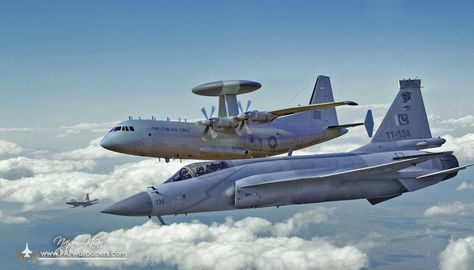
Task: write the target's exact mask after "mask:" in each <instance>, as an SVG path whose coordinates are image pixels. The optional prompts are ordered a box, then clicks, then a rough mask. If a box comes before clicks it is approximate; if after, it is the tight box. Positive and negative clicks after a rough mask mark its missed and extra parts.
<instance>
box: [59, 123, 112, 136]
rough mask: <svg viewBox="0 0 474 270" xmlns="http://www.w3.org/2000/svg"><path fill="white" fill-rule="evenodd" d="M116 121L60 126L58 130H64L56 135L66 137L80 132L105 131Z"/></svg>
mask: <svg viewBox="0 0 474 270" xmlns="http://www.w3.org/2000/svg"><path fill="white" fill-rule="evenodd" d="M116 123H117V121H114V122H104V123H79V124H75V125H70V126H61V127H60V130H62V131H64V132H63V133H61V134H59V135H58V137H67V136H70V135H75V134H79V133H82V132H89V133H105V132H107V131H109V130H110V129H111V128H112V127H113V126H114V125H115V124H116Z"/></svg>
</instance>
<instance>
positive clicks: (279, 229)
mask: <svg viewBox="0 0 474 270" xmlns="http://www.w3.org/2000/svg"><path fill="white" fill-rule="evenodd" d="M333 212H334V209H333V208H325V207H317V208H316V209H313V210H309V211H305V212H299V213H297V214H295V215H294V216H293V217H291V218H290V219H288V220H286V221H285V222H281V223H277V224H275V226H274V227H273V231H272V233H273V234H274V235H276V236H288V235H293V234H295V233H297V232H299V231H302V230H305V229H307V228H308V227H309V226H311V225H315V224H320V223H325V222H327V220H328V218H329V216H330V215H332V214H333Z"/></svg>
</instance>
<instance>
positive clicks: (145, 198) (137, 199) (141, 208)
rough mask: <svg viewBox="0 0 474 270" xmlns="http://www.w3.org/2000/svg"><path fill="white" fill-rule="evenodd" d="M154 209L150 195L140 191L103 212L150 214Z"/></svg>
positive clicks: (130, 214)
mask: <svg viewBox="0 0 474 270" xmlns="http://www.w3.org/2000/svg"><path fill="white" fill-rule="evenodd" d="M152 210H153V206H152V201H151V198H150V195H148V193H146V192H140V193H138V194H135V195H133V196H131V197H128V198H126V199H124V200H121V201H119V202H116V203H114V204H112V205H111V206H109V207H107V208H105V209H104V210H102V211H101V213H106V214H112V215H120V216H150V215H151V211H152Z"/></svg>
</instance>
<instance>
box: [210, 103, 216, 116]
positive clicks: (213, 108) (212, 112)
mask: <svg viewBox="0 0 474 270" xmlns="http://www.w3.org/2000/svg"><path fill="white" fill-rule="evenodd" d="M215 111H216V106H214V105H212V107H211V115H210V116H209V117H210V118H212V115H213V114H214V112H215Z"/></svg>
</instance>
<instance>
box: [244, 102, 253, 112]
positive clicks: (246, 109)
mask: <svg viewBox="0 0 474 270" xmlns="http://www.w3.org/2000/svg"><path fill="white" fill-rule="evenodd" d="M250 104H252V101H251V100H250V99H249V100H247V108H245V111H246V112H248V111H249V108H250Z"/></svg>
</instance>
